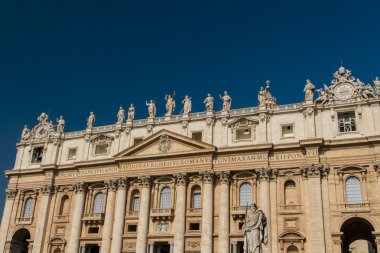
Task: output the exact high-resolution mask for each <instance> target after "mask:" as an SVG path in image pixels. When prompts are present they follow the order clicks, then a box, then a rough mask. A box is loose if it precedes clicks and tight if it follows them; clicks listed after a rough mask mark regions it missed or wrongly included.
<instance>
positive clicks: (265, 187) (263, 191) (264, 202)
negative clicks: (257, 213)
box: [257, 168, 276, 253]
mask: <svg viewBox="0 0 380 253" xmlns="http://www.w3.org/2000/svg"><path fill="white" fill-rule="evenodd" d="M275 173H276V170H273V169H271V168H261V169H259V170H258V171H257V174H258V176H259V179H260V209H262V210H263V212H264V214H265V216H266V218H267V228H268V244H267V245H266V246H264V247H263V252H264V253H271V252H272V234H271V232H272V228H271V226H272V222H271V208H270V207H271V206H270V205H271V204H270V189H269V179H270V178H271V177H272V176H273V175H274V174H275Z"/></svg>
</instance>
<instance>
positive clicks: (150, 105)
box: [145, 99, 156, 118]
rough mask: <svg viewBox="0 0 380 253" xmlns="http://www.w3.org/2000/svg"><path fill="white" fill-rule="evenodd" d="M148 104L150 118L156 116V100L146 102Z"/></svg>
mask: <svg viewBox="0 0 380 253" xmlns="http://www.w3.org/2000/svg"><path fill="white" fill-rule="evenodd" d="M145 103H146V106H148V113H149V118H154V117H156V105H155V104H154V101H153V100H152V99H151V100H150V101H149V103H148V101H146V102H145Z"/></svg>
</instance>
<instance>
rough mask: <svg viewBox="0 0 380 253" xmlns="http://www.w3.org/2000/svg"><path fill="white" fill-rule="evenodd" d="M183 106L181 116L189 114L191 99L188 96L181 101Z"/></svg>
mask: <svg viewBox="0 0 380 253" xmlns="http://www.w3.org/2000/svg"><path fill="white" fill-rule="evenodd" d="M182 104H183V114H189V113H190V112H191V98H189V96H187V95H186V96H185V98H184V99H183V100H182Z"/></svg>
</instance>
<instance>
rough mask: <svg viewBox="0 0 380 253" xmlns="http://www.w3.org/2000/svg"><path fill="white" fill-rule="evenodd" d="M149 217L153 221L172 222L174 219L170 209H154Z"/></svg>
mask: <svg viewBox="0 0 380 253" xmlns="http://www.w3.org/2000/svg"><path fill="white" fill-rule="evenodd" d="M150 217H151V219H152V220H153V221H157V220H172V219H173V217H174V210H173V209H172V208H154V209H152V211H151V212H150Z"/></svg>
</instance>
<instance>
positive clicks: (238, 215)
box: [231, 206, 247, 220]
mask: <svg viewBox="0 0 380 253" xmlns="http://www.w3.org/2000/svg"><path fill="white" fill-rule="evenodd" d="M246 210H247V207H246V206H233V207H232V211H231V214H232V218H233V219H234V220H236V219H244V217H245V212H246Z"/></svg>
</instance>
